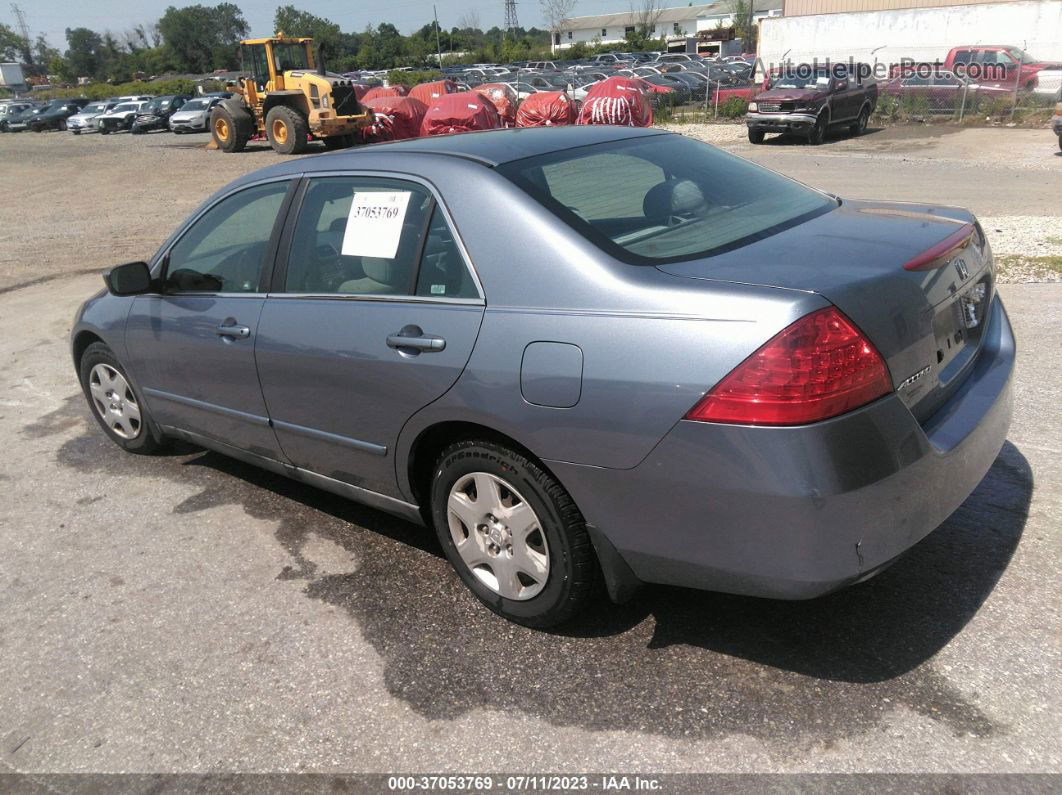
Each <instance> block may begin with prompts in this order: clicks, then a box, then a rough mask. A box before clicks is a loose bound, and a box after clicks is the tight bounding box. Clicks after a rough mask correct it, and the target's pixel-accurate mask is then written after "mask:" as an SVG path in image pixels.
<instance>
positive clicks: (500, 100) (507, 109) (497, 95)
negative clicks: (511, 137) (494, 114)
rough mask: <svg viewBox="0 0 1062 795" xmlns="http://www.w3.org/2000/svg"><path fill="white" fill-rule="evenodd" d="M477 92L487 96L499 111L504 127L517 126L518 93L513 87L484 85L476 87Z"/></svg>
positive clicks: (503, 84) (495, 84)
mask: <svg viewBox="0 0 1062 795" xmlns="http://www.w3.org/2000/svg"><path fill="white" fill-rule="evenodd" d="M475 90H476V91H478V92H479V93H480V94H482V95H483V96H485V97H486V98H487V99H489V100H490V101H491V103H492V104H493V105H494V109H495V110H496V111H498V116H499V117H500V118H501V122H502V126H503V127H512V126H513V125H515V124H516V101H517V98H516V92H515V91H513V87H512V86H510V85H506V84H505V83H484V84H483V85H480V86H476V88H475Z"/></svg>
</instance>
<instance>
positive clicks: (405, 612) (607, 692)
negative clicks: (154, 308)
mask: <svg viewBox="0 0 1062 795" xmlns="http://www.w3.org/2000/svg"><path fill="white" fill-rule="evenodd" d="M77 410H79V411H81V412H82V416H83V417H85V414H84V408H83V407H82V408H81V409H74V403H73V402H71V404H70V405H69V406H68V407H66V408H65V409H64V410H63V411H66V412H70V411H77ZM54 419H55V421H56V427H57V431H56V432H57V433H58V432H63V431H66V430H68V429H69V425H68V424H66V423H65V421H64V420H63V418H62V417H56V418H54ZM86 421H87V422H91V420H90V419H87V418H86ZM46 429H47V423H46V422H42V421H41V420H38V422H37V423H36V424H35V426H34V433H35V434H37V435H41V434H42V433H44V432H46ZM58 429H62V430H58ZM58 460H59V462H60V463H61V464H63V465H65V466H69V467H73V468H75V469H77V470H80V471H82V472H92V473H94V474H93V478H94V480H93V482H96V483H99V482H100V481H101V480H102V478H101V476H103V475H107V476H112V475H118V476H134V475H141V476H142V475H151V476H157V477H165V478H168V479H170V480H172V481H175V482H178V483H181V484H182V485H184V486H189V485H191V486H194V487H196V488H197V489H198V491H197V493H195V494H194V495H193V496H191V497H188V498H186V499H184V500H182V501H181V502H179V503H178V504H176V505H175V506H174V508H173V513H174V519H175V522H174V524H175V525H177V526H179V523H180V522H182V521H185V520H187V519H188V517H190V516H191V517H194V515H195V514H197V513H198V512H200V511H203V510H206V509H209V508H213V507H216V506H219V505H227V504H238V505H240V506H241V507H242V508H243V510H244V511H246V513H247V514H249V515H250V516H252V517H255V518H257V519H260V520H264V521H267V522H268V523H269V525H270V526H271V527H273V528H274V529H273V530H272V531H271V532H273V533H274V535H275V539H276V541H277V543H278V544H280V545H281V547H282V548H283V549H285V550H286V552H287V554H288V555H289V557H290V560H289V562H288V563H287V564H286V565H285V566H284V567H283V568H282V569H281V570H280V571H278V572H277V573H276V578H277V579H278V580H281V581H301V582H303V583H304V585H303V589H302V592H303V593H304V594H305V596H306V597H308V598H311V599H315V600H319V601H321V602H323V603H326V604H328V605H332V606H335V607H337V608H339V609H342V610H343V611H345V612H346V613H347V614H348V615H349V616H350V617H351V618H352V619H353V621H352V624H353V626H352V630H353V629H354V628H356V629H357V631H360V634H361V636H362V637H363V638H364V639H365V640H366V641H367V642H368V643H370V644H371V645H372V646H373V647H374V648H375V650H376V651H377V653H378V654H379V656H380V658H381V660H382V662H383V670H384V681H385V685H386V687H387V689H388V691H389V692H390V693H391V694H392V695H393V696H394V697H396V698H399V699H402V700H403V701H405V702H407V703H408V704H409V705H410V706H411V707H412V708H413V709H415V710H416V711H417V712H418V713H419V714H421V715H424V716H426V717H428V718H431V719H437V720H445V719H453V718H457V717H460V716H462V715H464V714H467V713H468V712H469V711H471V710H475V709H478V708H486V709H492V710H500V711H504V712H516V713H521V714H525V715H528V716H532V717H537V718H541V719H544V720H546V721H548V722H550V723H552V724H554V725H564V726H569V725H570V726H580V727H584V728H588V729H593V730H605V729H607V730H627V731H638V732H647V733H654V734H660V735H665V736H672V737H707V736H717V735H721V734H725V733H731V732H738V733H743V734H751V735H753V736H755V737H759V738H763V739H776V740H781V741H792V742H826V743H831V742H833V741H836V740H837V739H840V738H844V737H851V736H854V735H857V734H861V733H863V732H865V731H867V730H870V729H872V728H874V727H876V726H880V725H881V724H882V722H883V721H884V720H885V717H886V715H887V714H888V713H889V712H890V711H891V710H893V709H896V708H906V709H909V710H911V711H914V712H916V713H918V714H920V715H922V716H925V717H926V718H929V719H932V720H934V721H938V722H940V723H942V724H944V725H945V726H946V727H947V728H948V729H949V730H951V731H952V732H953V733H955V734H970V735H974V736H980V737H984V736H988V735H991V734H993V733H995V732H997V731H999V730H1000V729H1001V727H1000V726H998V725H997V724H996V723H995V722H994V721H993V719H992V718H991V717H990V716H989V715H986V714H985V713H984V712H982V711H981V709H980V708H979V707H978V705H977V698H976V694H971V693H968V692H965V691H963V690H960V689H959V688H958V687H956V686H955V685H954V684H952V683H951V682H950V681H949V679H948V677H947V676H946V675H945V673H944V672H942V671H941V670H938V667H937V665H935V664H934V661H933V657H934V656H935V655H936V654H937V653H938V652H940V651H941V650H942V649H943V648H944V647H945V646H947V645H948V644H949V643H950V642H951V641H952V639H953V638H954V637H955V636H956V635H957V634H958V633H959V632H960V631H961V630H962V629H963V627H964V626H965V625H966V624H967V622H968V621H969V620H970V619H971V617H972V616H973V615H975V613H976V612H977V610H978V609H979V608H980V606H981V605H982V604H983V603H984V601H985V599H986V598H988V596H989V594H991V593H992V590H993V588H994V587H995V585H996V583H997V581H998V580H999V578H1000V576H1001V575H1002V573H1003V572H1004V571H1005V570H1006V567H1007V565H1008V563H1009V561H1010V558H1011V556H1012V554H1013V553H1014V550H1015V548H1016V546H1017V544H1018V541H1019V539H1020V538H1021V535H1022V531H1023V529H1024V526H1025V522H1026V518H1027V515H1028V510H1029V503H1030V499H1031V495H1032V488H1033V475H1032V472H1031V470H1030V468H1029V465H1028V463H1027V462H1026V460H1025V458H1024V456H1023V455H1022V454H1021V452H1020V451H1019V450H1018V449H1017V448H1016V447H1015V446H1014V445H1012V444H1010V443H1007V444H1006V445H1005V446H1004V448H1003V450H1002V451H1001V453H1000V455H999V457H998V458H997V460H996V461H995V463H994V464H993V466H992V468H991V469H990V470H989V472H988V474H987V475H986V476H985V478H984V480H983V481H982V482H981V484H980V485H979V486H978V488H977V489H976V490H975V491H974V493H973V494H972V495H971V496H970V497H969V498H968V499H967V500H966V502H965V503H964V504H963V505H962V506H961V507H960V508H959V509H958V510H957V511H956V512H955V513H954V514H953V515H952V516H951V517H950V518H949V519H948V520H947V521H946V522H945V523H944V524H943V525H941V527H940V528H938V529H937V530H936V531H935V532H933V533H931V534H930V535H929V536H928V537H927V538H926V539H924V540H923V541H922V542H921V543H920V544H918V545H917V546H916V547H915V548H913V549H912V550H911V551H910V552H909V554H908V555H906V556H905V557H903V558H902V559H901V560H899V561H898V562H897V563H896V564H895V565H893V566H892V567H891V568H889V569H887V570H886V571H884V572H883V573H881V574H880V575H878V576H877V577H875V578H874V579H872V580H870V581H868V582H866V583H863V584H861V585H858V586H855V587H852V588H849V589H846V590H844V591H841V592H838V593H836V594H832V595H830V596H827V597H823V598H820V599H816V600H812V601H808V602H779V601H771V600H764V599H754V598H748V597H739V596H730V595H725V594H718V593H706V592H697V591H690V590H684V589H678V588H664V587H651V586H647V587H646V588H644V589H643V590H642V591H641V592H640V593H639V594H638V595H637V596H636V597H635V599H634V600H632V601H631V602H629V603H627V604H625V605H621V606H616V605H612V604H611V603H609V602H607V600H605V599H604V598H601V599H599V600H598V601H597V602H595V603H594V604H593V605H592V606H591V608H590V609H589V610H588V611H587V612H586V613H585V614H584V615H583V616H581V617H580V618H579V619H578V620H577V621H575V622H573V623H571V624H569V625H566V626H564V627H562V628H560V629H558V630H554V631H551V632H542V631H535V630H530V629H527V628H524V627H520V626H517V625H514V624H511V623H509V622H507V621H505V620H503V619H501V618H499V617H497V616H495V615H494V614H492V613H490V612H489V611H488V610H486V609H485V608H483V607H482V606H481V605H480V604H479V603H478V602H477V601H476V600H475V598H474V597H473V596H472V595H471V594H470V593H469V592H468V591H467V590H466V589H465V588H464V586H463V585H462V584H461V583H460V581H459V580H458V578H457V577H456V576H454V574H453V573H452V571H451V570H450V567H449V564H448V563H447V562H446V560H445V558H443V556H442V553H441V550H440V547H439V544H438V542H437V541H436V539H435V537H434V534H433V533H432V532H431V531H429V530H426V529H425V528H423V527H419V526H417V525H414V524H411V523H409V522H405V521H402V520H400V519H396V518H393V517H391V516H389V515H386V514H383V513H380V512H377V511H375V510H372V509H370V508H365V507H363V506H360V505H357V504H355V503H352V502H349V501H346V500H344V499H341V498H338V497H334V496H332V495H330V494H327V493H324V492H320V491H318V490H316V489H313V488H311V487H308V486H304V485H302V484H300V483H297V482H295V481H291V480H288V479H286V478H283V477H281V476H277V475H273V474H271V473H269V472H266V471H264V470H259V469H257V468H255V467H252V466H249V465H245V464H243V463H241V462H238V461H235V460H233V459H229V458H227V457H224V456H221V455H218V454H215V453H210V452H199V453H193V454H190V455H187V454H186V455H171V456H168V457H166V456H164V457H155V458H143V457H137V456H129V455H126V454H124V453H123V452H122V451H120V450H119V449H118V448H117V447H115V446H114V445H113V444H111V443H110V442H109V441H107V440H106V439H105V438H104V436H103V434H102V433H100V432H99V431H98V430H97V429H96V428H95V426H94V423H93V425H92V427H91V428H90V429H87V430H86V432H84V433H81V434H79V435H77V436H75V437H73V438H71V439H69V440H68V441H66V442H65V443H64V444H62V445H61V446H60V448H59V451H58ZM99 488H101V489H106V486H105V485H100V486H99ZM128 510H132V507H130V508H128ZM193 520H194V519H193ZM170 532H173V530H170ZM320 540H326V541H330V542H332V543H333V544H335V545H337V546H339V547H341V548H342V549H344V550H346V551H347V552H349V553H350V557H351V558H353V559H354V560H356V562H357V563H356V568H355V569H354V570H353V571H347V572H331V571H328V570H327V567H322V566H320V565H319V564H318V562H317V561H315V560H314V550H315V549H319V544H318V542H319V541H320ZM208 552H209V551H204V554H208ZM264 586H265V584H264V583H263V587H264ZM281 598H283V597H281Z"/></svg>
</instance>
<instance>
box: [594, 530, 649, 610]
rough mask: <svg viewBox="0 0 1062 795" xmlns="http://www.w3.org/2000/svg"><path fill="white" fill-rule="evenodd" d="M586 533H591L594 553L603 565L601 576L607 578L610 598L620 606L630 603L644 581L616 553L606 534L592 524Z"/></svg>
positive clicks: (606, 585) (606, 582)
mask: <svg viewBox="0 0 1062 795" xmlns="http://www.w3.org/2000/svg"><path fill="white" fill-rule="evenodd" d="M586 532H587V533H589V535H590V541H591V543H593V545H594V552H595V553H597V560H598V563H599V564H600V565H601V574H602V575H603V576H604V578H605V588H606V590H607V591H608V598H609V599H611V600H612V601H613V602H614V603H616V604H618V605H621V604H623V603H624V602H629V601H630V600H631V598H632V597H633V596H634V594H635V593H637V592H638V589H639V588H641V586H642V581H641V580H639V579H638V577H637V576H635V574H634V572H633V571H631V567H630V566H628V565H627V561H625V560H624V559H623V556H622V555H620V553H619V552H617V551H616V548H615V547H614V546H612V542H611V541H609V540H608V539H607V538H606V537H605V534H604V533H602V532H601V531H600V530H598V529H597V528H596V527H594V526H593V525H592V524H588V525H587V526H586Z"/></svg>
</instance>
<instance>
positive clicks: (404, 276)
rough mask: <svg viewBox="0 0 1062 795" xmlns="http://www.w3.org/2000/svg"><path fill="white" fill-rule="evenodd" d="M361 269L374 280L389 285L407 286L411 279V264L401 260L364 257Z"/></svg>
mask: <svg viewBox="0 0 1062 795" xmlns="http://www.w3.org/2000/svg"><path fill="white" fill-rule="evenodd" d="M361 269H362V270H363V271H365V275H366V276H368V277H369V278H370V279H372V280H373V281H376V282H380V283H381V284H386V285H388V286H389V287H396V288H397V287H405V286H406V282H408V281H409V266H408V265H407V264H406V263H405V262H400V261H399V260H393V259H381V258H380V257H362V258H361Z"/></svg>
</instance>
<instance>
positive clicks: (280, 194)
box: [125, 178, 294, 459]
mask: <svg viewBox="0 0 1062 795" xmlns="http://www.w3.org/2000/svg"><path fill="white" fill-rule="evenodd" d="M293 182H294V181H293V180H291V179H290V178H286V179H283V180H274V181H271V182H265V183H262V184H258V185H253V186H251V187H245V188H242V189H239V190H237V191H236V192H234V193H231V194H229V195H228V196H225V197H224V198H222V199H220V200H219V201H217V202H215V203H214V204H212V205H211V206H210V207H209V208H207V209H206V210H205V211H204V212H203V213H202V214H200V215H199V216H198V217H197V218H196V219H195V220H194V221H192V223H191V224H189V226H188V227H187V228H186V229H185V230H184V231H183V232H182V233H181V235H180V236H179V237H178V238H177V239H176V240H175V241H174V242H173V243H172V245H170V247H169V248H168V249H167V250H166V252H165V253H164V254H163V256H162V257H161V260H160V263H159V265H158V270H159V272H158V274H157V275H158V278H159V280H160V283H161V290H160V292H159V293H157V294H152V295H143V296H138V297H137V298H136V299H135V300H134V301H133V306H132V308H131V310H130V313H129V318H128V321H127V323H126V333H125V340H126V348H127V349H128V353H129V357H130V362H131V366H132V368H133V371H134V372H135V373H136V375H137V378H138V380H139V382H140V385H141V387H142V389H143V391H144V396H145V399H146V400H147V402H148V404H149V405H150V407H151V412H152V414H153V415H154V417H155V419H156V420H157V421H158V422H159V423H160V424H162V425H164V426H168V427H173V428H176V429H180V430H183V431H187V432H190V433H193V434H197V435H200V436H205V437H207V438H209V439H214V440H217V441H220V442H223V443H226V444H229V445H232V446H235V447H238V448H241V449H244V450H247V451H250V452H252V453H255V454H257V455H261V456H265V457H267V458H273V459H279V458H280V452H279V446H278V444H277V440H276V437H275V435H274V434H273V430H272V428H270V427H269V417H268V412H267V411H266V406H265V401H264V400H263V399H262V390H261V387H260V386H259V383H258V373H257V370H256V367H255V358H254V345H255V338H256V334H257V331H258V322H259V316H260V315H261V312H262V306H263V304H264V302H265V293H266V290H265V287H266V284H267V280H268V279H269V276H270V265H271V262H272V256H273V251H274V249H275V245H276V241H277V240H278V239H279V235H280V230H281V226H282V223H283V217H284V213H285V211H286V207H287V205H288V203H289V199H288V193H289V190H290V189H291V188H292V185H293Z"/></svg>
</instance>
